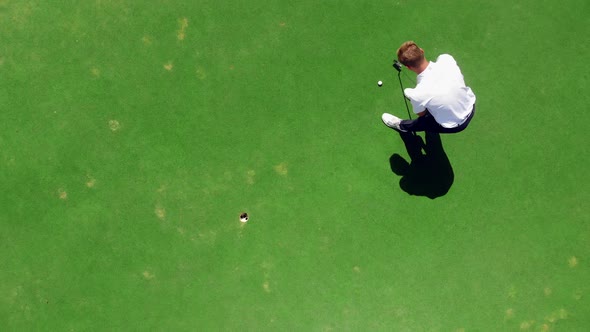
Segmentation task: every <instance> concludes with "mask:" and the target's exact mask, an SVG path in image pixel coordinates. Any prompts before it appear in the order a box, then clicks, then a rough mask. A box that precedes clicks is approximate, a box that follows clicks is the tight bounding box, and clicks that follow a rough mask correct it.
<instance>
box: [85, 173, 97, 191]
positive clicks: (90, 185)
mask: <svg viewBox="0 0 590 332" xmlns="http://www.w3.org/2000/svg"><path fill="white" fill-rule="evenodd" d="M95 185H96V179H95V178H93V177H92V176H90V175H87V176H86V187H88V188H94V186H95Z"/></svg>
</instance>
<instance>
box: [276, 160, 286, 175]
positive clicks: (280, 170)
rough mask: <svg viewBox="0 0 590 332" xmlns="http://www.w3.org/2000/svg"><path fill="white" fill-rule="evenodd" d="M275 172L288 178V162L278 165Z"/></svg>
mask: <svg viewBox="0 0 590 332" xmlns="http://www.w3.org/2000/svg"><path fill="white" fill-rule="evenodd" d="M274 170H275V172H277V174H279V175H282V176H286V175H287V173H289V170H288V168H287V163H286V162H282V163H280V164H278V165H276V166H275V167H274Z"/></svg>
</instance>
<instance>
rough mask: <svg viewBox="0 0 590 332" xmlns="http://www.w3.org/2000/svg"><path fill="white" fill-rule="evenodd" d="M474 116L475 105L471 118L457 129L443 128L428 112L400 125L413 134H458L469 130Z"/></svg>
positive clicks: (403, 121)
mask: <svg viewBox="0 0 590 332" xmlns="http://www.w3.org/2000/svg"><path fill="white" fill-rule="evenodd" d="M474 114H475V104H474V105H473V108H472V109H471V114H469V116H468V117H467V119H466V120H465V122H463V123H462V124H461V125H460V126H458V127H455V128H445V127H443V126H441V125H440V124H438V122H436V120H434V117H433V116H432V115H431V114H430V113H429V112H428V111H427V112H426V114H425V115H423V116H419V117H418V118H417V119H414V120H402V122H401V124H400V128H401V129H403V130H406V131H412V132H416V131H428V132H431V133H441V134H452V133H458V132H460V131H463V129H465V128H467V125H469V122H471V119H472V118H473V115H474Z"/></svg>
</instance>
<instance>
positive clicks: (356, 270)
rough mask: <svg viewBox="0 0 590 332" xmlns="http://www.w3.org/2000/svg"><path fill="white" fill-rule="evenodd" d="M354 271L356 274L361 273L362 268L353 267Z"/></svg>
mask: <svg viewBox="0 0 590 332" xmlns="http://www.w3.org/2000/svg"><path fill="white" fill-rule="evenodd" d="M352 270H353V271H354V272H355V273H361V268H360V267H358V266H355V267H353V268H352Z"/></svg>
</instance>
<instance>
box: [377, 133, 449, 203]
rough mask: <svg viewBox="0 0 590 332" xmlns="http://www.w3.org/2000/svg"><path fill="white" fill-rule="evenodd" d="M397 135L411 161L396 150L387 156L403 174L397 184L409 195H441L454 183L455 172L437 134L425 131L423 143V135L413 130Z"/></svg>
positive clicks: (393, 167) (393, 166)
mask: <svg viewBox="0 0 590 332" xmlns="http://www.w3.org/2000/svg"><path fill="white" fill-rule="evenodd" d="M400 136H401V138H402V140H403V142H404V144H405V146H406V150H407V151H408V155H409V156H410V162H409V163H408V162H407V161H406V160H405V159H404V158H402V157H401V156H400V155H399V154H397V153H395V154H393V155H392V156H391V157H390V158H389V164H390V166H391V170H392V171H393V173H395V174H397V175H399V176H401V177H402V178H401V179H400V181H399V186H400V188H401V189H402V190H403V191H405V192H407V193H408V194H410V195H415V196H425V197H428V198H430V199H435V198H437V197H440V196H444V195H445V194H446V193H447V192H448V191H449V189H450V188H451V186H452V185H453V180H454V178H455V175H454V173H453V167H452V166H451V163H450V162H449V158H448V157H447V154H446V153H445V151H444V149H443V146H442V141H441V139H440V135H439V134H438V133H429V132H426V135H425V136H426V143H424V141H423V140H422V137H420V136H418V135H413V134H412V133H400Z"/></svg>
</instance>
